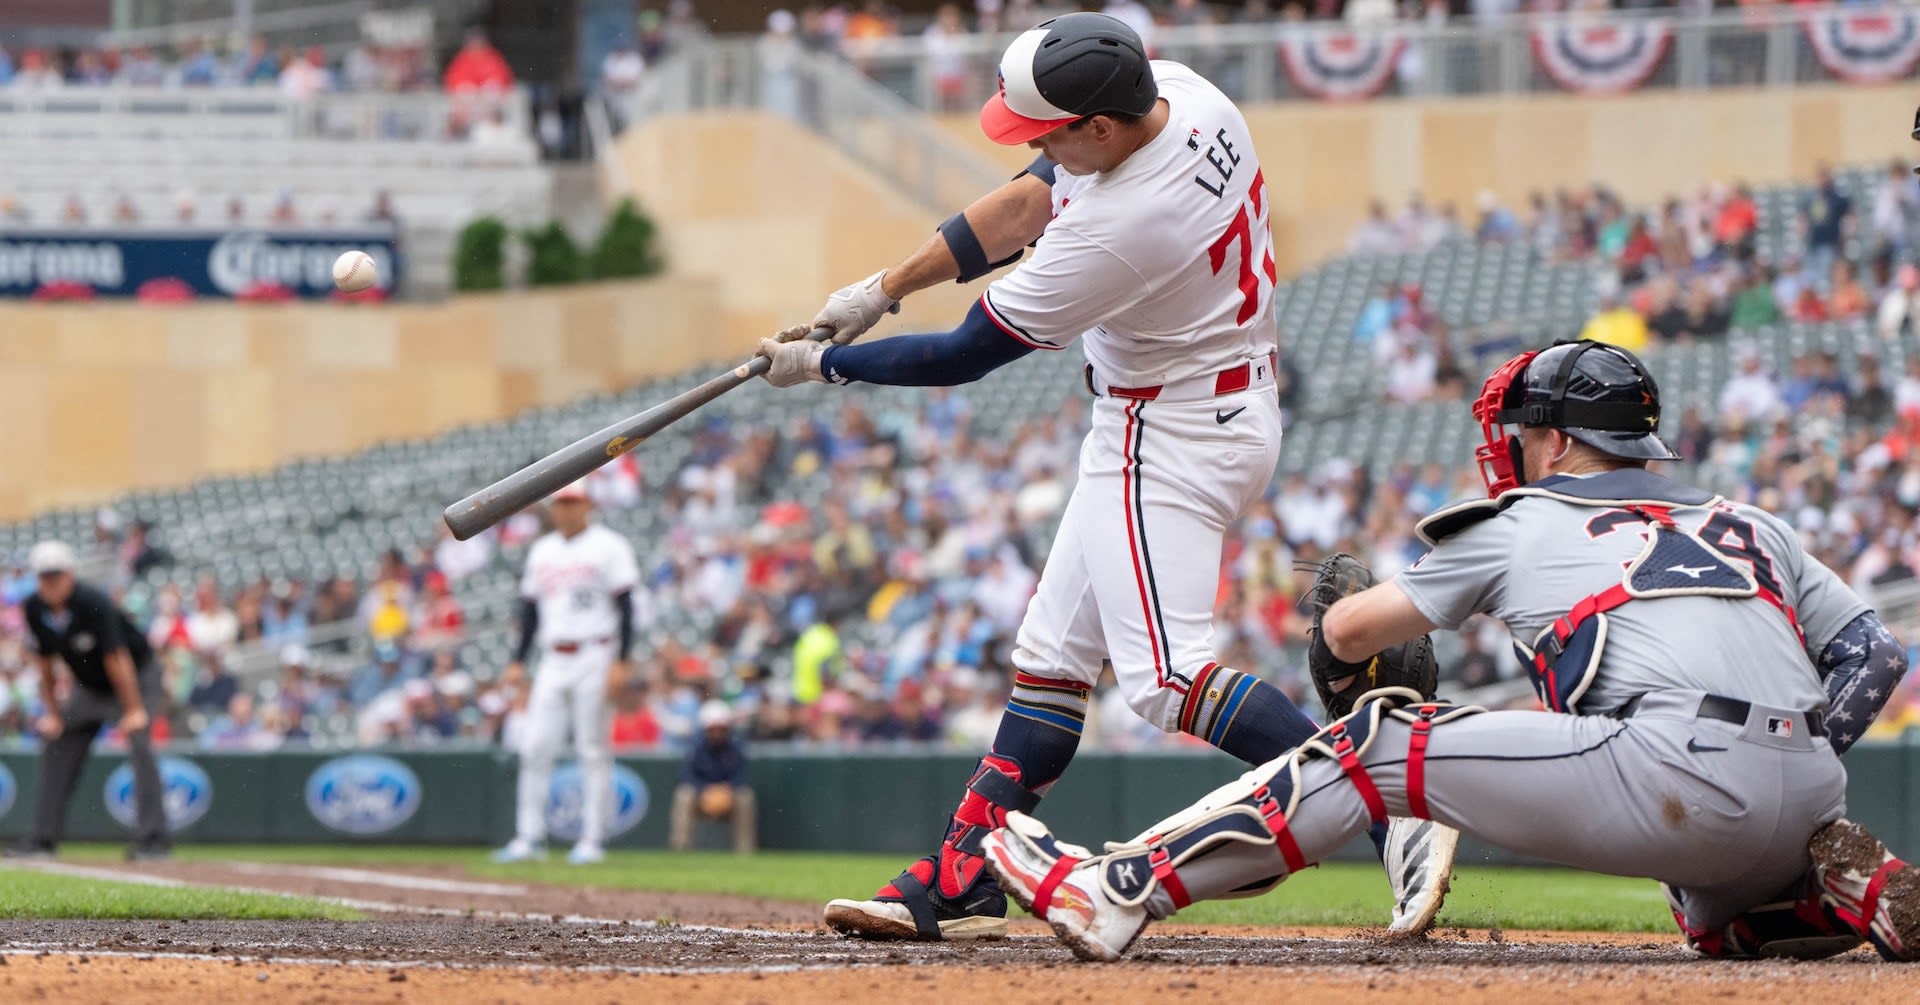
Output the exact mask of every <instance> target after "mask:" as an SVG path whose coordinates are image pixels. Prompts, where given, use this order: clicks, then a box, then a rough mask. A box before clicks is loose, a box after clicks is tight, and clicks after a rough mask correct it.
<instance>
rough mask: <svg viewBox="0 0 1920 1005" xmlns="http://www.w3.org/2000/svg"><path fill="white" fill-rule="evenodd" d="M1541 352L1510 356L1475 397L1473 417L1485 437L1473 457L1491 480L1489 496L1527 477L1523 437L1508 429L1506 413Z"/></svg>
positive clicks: (1483, 477) (1483, 476)
mask: <svg viewBox="0 0 1920 1005" xmlns="http://www.w3.org/2000/svg"><path fill="white" fill-rule="evenodd" d="M1538 355H1540V353H1539V352H1538V351H1535V352H1525V353H1521V354H1520V355H1518V356H1515V357H1514V358H1512V359H1510V360H1508V361H1507V362H1506V364H1505V365H1504V366H1502V367H1500V369H1498V370H1495V371H1493V376H1491V377H1488V378H1487V382H1486V383H1484V384H1482V385H1480V396H1479V397H1478V398H1475V399H1474V400H1473V417H1474V418H1475V419H1477V420H1479V422H1480V435H1481V436H1482V437H1483V438H1484V439H1485V442H1484V443H1482V444H1481V445H1480V446H1479V447H1478V448H1476V449H1475V450H1474V452H1473V459H1474V461H1475V462H1476V463H1477V464H1478V465H1479V467H1480V480H1481V481H1484V482H1486V483H1487V498H1489V499H1498V498H1499V497H1500V493H1502V492H1505V491H1506V490H1508V489H1511V488H1518V487H1519V485H1520V480H1521V479H1522V478H1524V477H1526V474H1525V461H1524V460H1523V458H1522V457H1521V453H1520V437H1519V436H1518V435H1510V434H1508V433H1507V431H1506V424H1505V420H1506V419H1507V418H1508V416H1505V415H1502V413H1503V412H1506V411H1507V410H1508V409H1509V408H1511V407H1513V406H1512V405H1510V404H1509V403H1508V399H1509V397H1510V396H1511V397H1512V398H1513V399H1514V400H1515V401H1517V400H1518V398H1519V397H1520V395H1521V394H1523V393H1524V392H1525V386H1526V385H1525V381H1524V379H1523V378H1524V377H1525V376H1526V372H1527V364H1528V363H1531V362H1533V358H1534V357H1535V356H1538Z"/></svg>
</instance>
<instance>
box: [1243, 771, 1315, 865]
mask: <svg viewBox="0 0 1920 1005" xmlns="http://www.w3.org/2000/svg"><path fill="white" fill-rule="evenodd" d="M1253 798H1254V808H1255V809H1257V810H1259V811H1260V818H1261V819H1263V820H1265V821H1266V822H1267V830H1268V831H1269V832H1271V833H1272V834H1273V843H1274V844H1275V845H1277V846H1279V848H1280V857H1281V858H1283V859H1285V860H1286V862H1287V872H1288V873H1289V874H1291V873H1296V872H1299V871H1300V870H1302V869H1305V868H1306V867H1307V857H1306V856H1305V855H1302V854H1301V853H1300V842H1298V841H1295V840H1294V839H1293V831H1291V830H1288V829H1287V815H1286V814H1285V813H1282V812H1280V801H1279V800H1277V799H1275V798H1273V793H1272V792H1271V791H1270V790H1268V788H1267V787H1266V786H1264V785H1262V786H1261V787H1260V788H1259V789H1258V790H1256V791H1255V792H1254V794H1253Z"/></svg>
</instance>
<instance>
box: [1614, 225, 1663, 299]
mask: <svg viewBox="0 0 1920 1005" xmlns="http://www.w3.org/2000/svg"><path fill="white" fill-rule="evenodd" d="M1615 263H1616V264H1617V265H1619V267H1620V281H1621V282H1623V283H1634V282H1639V281H1640V280H1642V279H1644V278H1645V277H1646V276H1647V275H1648V273H1650V272H1652V271H1653V269H1654V268H1655V267H1656V266H1658V265H1659V264H1660V244H1659V242H1657V241H1655V240H1654V239H1653V234H1652V232H1650V231H1648V230H1647V221H1646V218H1645V217H1641V216H1636V217H1634V220H1633V226H1632V228H1631V229H1629V230H1628V231H1627V243H1626V244H1625V245H1624V246H1622V247H1621V249H1620V257H1619V258H1618V259H1616V260H1615Z"/></svg>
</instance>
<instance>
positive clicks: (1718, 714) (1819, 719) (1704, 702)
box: [1613, 694, 1827, 736]
mask: <svg viewBox="0 0 1920 1005" xmlns="http://www.w3.org/2000/svg"><path fill="white" fill-rule="evenodd" d="M1642 697H1645V696H1644V695H1641V696H1636V697H1634V698H1633V699H1632V700H1630V701H1628V702H1627V703H1626V704H1625V705H1622V706H1620V708H1619V710H1617V711H1615V712H1614V713H1613V717H1614V718H1616V719H1630V718H1632V717H1633V715H1634V713H1636V712H1638V711H1640V698H1642ZM1693 714H1694V715H1695V716H1696V717H1697V718H1701V719H1716V720H1718V721H1720V722H1731V723H1733V724H1734V725H1736V726H1744V725H1746V722H1747V717H1748V716H1749V715H1752V714H1753V703H1752V702H1750V701H1741V700H1740V699H1738V698H1722V697H1720V696H1719V695H1717V694H1710V695H1707V696H1705V697H1703V698H1701V699H1700V707H1699V708H1697V709H1695V710H1694V713H1693ZM1800 717H1801V718H1802V719H1804V720H1806V723H1807V734H1808V735H1809V736H1825V735H1827V722H1826V716H1823V715H1821V714H1820V713H1819V712H1802V713H1800Z"/></svg>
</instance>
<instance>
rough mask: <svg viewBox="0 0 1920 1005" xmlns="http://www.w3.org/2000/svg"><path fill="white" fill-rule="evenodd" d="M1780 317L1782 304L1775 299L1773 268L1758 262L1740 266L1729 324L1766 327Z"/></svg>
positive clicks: (1738, 326) (1737, 326)
mask: <svg viewBox="0 0 1920 1005" xmlns="http://www.w3.org/2000/svg"><path fill="white" fill-rule="evenodd" d="M1779 320H1780V307H1779V305H1778V304H1776V303H1774V300H1773V269H1772V268H1771V267H1768V266H1765V265H1759V264H1753V265H1749V266H1747V267H1746V268H1744V269H1741V270H1740V272H1739V280H1738V285H1737V286H1736V288H1735V289H1734V294H1733V305H1732V311H1731V314H1730V316H1729V317H1728V319H1727V323H1728V327H1730V328H1739V329H1747V328H1763V327H1765V326H1767V325H1771V324H1775V323H1777V322H1779Z"/></svg>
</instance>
